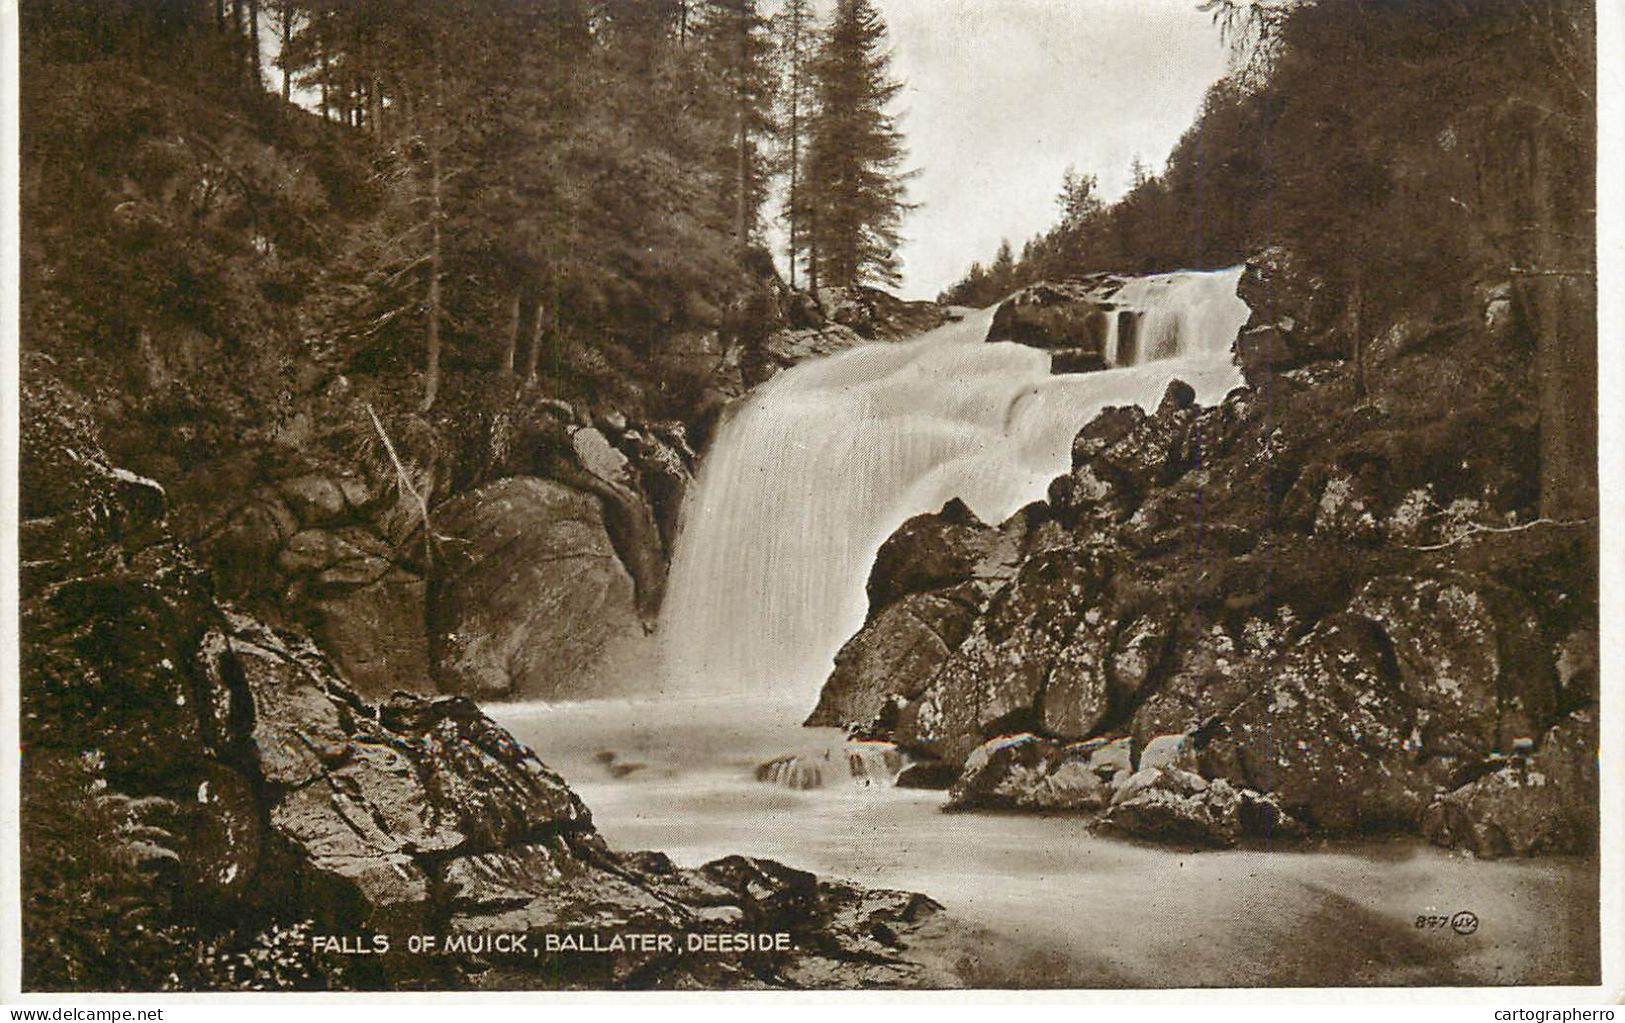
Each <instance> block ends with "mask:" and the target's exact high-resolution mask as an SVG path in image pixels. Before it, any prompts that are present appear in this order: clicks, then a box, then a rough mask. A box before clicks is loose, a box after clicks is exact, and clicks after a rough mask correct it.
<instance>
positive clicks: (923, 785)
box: [892, 760, 959, 789]
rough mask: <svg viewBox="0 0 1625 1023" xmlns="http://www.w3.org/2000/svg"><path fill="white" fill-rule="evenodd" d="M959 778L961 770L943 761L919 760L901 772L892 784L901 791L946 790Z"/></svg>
mask: <svg viewBox="0 0 1625 1023" xmlns="http://www.w3.org/2000/svg"><path fill="white" fill-rule="evenodd" d="M958 777H959V768H958V767H957V766H955V765H954V764H947V763H943V762H942V761H941V760H917V761H915V762H914V763H912V764H909V765H908V766H907V767H905V768H903V769H902V770H901V771H899V772H897V778H896V780H895V781H893V782H892V784H893V785H894V786H895V787H896V788H900V789H945V788H947V787H948V786H950V785H952V784H953V783H954V780H955V779H957V778H958Z"/></svg>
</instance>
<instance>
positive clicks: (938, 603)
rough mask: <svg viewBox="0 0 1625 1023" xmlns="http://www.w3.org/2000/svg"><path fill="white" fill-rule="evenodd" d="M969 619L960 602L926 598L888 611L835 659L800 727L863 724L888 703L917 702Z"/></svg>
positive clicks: (924, 595) (914, 598)
mask: <svg viewBox="0 0 1625 1023" xmlns="http://www.w3.org/2000/svg"><path fill="white" fill-rule="evenodd" d="M972 614H973V611H972V609H971V608H970V607H967V606H966V604H965V603H964V602H962V601H960V600H955V599H953V598H950V597H941V596H937V595H935V594H930V593H916V594H910V595H909V596H906V597H904V598H902V599H901V600H899V601H898V602H897V603H895V604H892V605H890V606H888V607H887V608H885V609H884V610H883V611H881V612H880V614H879V615H877V616H876V617H875V619H874V620H873V621H872V622H870V623H868V624H866V625H865V626H864V627H863V628H862V629H860V630H858V632H857V633H856V634H854V635H853V637H852V638H851V639H850V640H848V641H847V642H846V645H845V646H843V647H841V650H840V652H839V653H837V654H836V655H835V670H834V671H833V672H832V673H831V674H830V677H829V680H828V681H827V682H826V683H825V684H824V687H823V689H822V690H821V691H820V692H819V697H818V706H817V707H815V708H814V709H813V712H812V714H811V715H810V716H809V717H808V718H807V721H806V723H807V724H808V725H824V726H831V727H836V728H844V727H848V726H850V725H853V724H867V723H869V722H872V721H874V720H875V719H876V718H878V717H879V716H880V715H881V713H882V712H883V711H884V710H885V709H886V707H887V706H888V704H890V703H891V702H893V701H894V700H898V699H901V700H902V701H903V702H907V701H909V700H912V699H914V698H915V697H917V696H919V695H920V694H921V693H922V692H923V691H924V690H925V689H926V687H928V686H929V685H930V684H931V681H932V680H933V679H935V678H936V676H937V673H938V672H940V671H941V670H942V666H943V664H945V663H946V662H947V660H948V657H949V656H950V655H951V654H952V653H953V651H954V649H955V648H957V647H958V646H959V644H960V642H961V641H962V640H964V638H965V635H966V634H967V633H968V632H969V631H970V623H971V618H972Z"/></svg>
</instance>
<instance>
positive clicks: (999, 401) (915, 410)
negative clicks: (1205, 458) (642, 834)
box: [660, 267, 1248, 706]
mask: <svg viewBox="0 0 1625 1023" xmlns="http://www.w3.org/2000/svg"><path fill="white" fill-rule="evenodd" d="M1240 275H1241V268H1240V267H1236V268H1233V269H1230V270H1221V271H1213V272H1181V273H1171V274H1161V275H1157V276H1154V277H1145V278H1139V279H1136V280H1133V281H1130V282H1129V283H1128V284H1126V285H1124V287H1123V288H1122V289H1120V290H1119V292H1118V293H1117V295H1116V296H1115V299H1116V301H1117V302H1118V303H1119V304H1120V305H1122V306H1124V307H1126V308H1129V309H1131V310H1135V311H1137V312H1139V313H1140V314H1141V315H1140V319H1139V325H1138V330H1137V332H1136V333H1137V341H1136V344H1135V346H1134V347H1135V350H1136V352H1137V353H1138V357H1137V358H1135V360H1134V361H1135V363H1136V364H1133V365H1128V366H1124V367H1121V368H1114V369H1110V370H1105V371H1102V372H1098V373H1086V374H1070V375H1062V376H1051V375H1050V372H1049V363H1050V356H1049V355H1048V353H1045V352H1042V351H1039V350H1037V349H1033V348H1029V347H1026V346H1022V345H1016V344H1008V343H1001V344H987V343H985V342H984V340H983V339H984V338H985V337H986V336H987V329H988V325H989V322H990V321H991V318H992V315H993V313H992V310H984V311H982V312H979V313H975V314H973V315H971V316H969V317H967V318H966V319H965V320H964V321H962V322H960V323H954V324H949V325H947V326H945V327H942V328H941V329H939V330H936V331H933V332H931V333H929V334H926V335H923V336H922V337H920V338H917V339H915V340H913V341H909V342H905V343H901V344H886V343H879V344H873V345H867V346H864V347H860V348H855V349H852V350H850V351H847V352H842V353H840V354H837V355H833V356H830V357H827V358H824V359H818V360H815V361H813V362H808V363H804V364H802V365H800V366H797V367H795V368H793V369H791V370H788V371H786V372H784V373H782V374H780V375H779V376H777V377H775V378H774V379H773V380H771V381H769V382H768V383H767V384H765V385H763V386H762V387H761V388H760V389H759V390H758V391H757V392H756V393H755V394H754V395H753V396H752V397H751V398H750V399H749V400H748V401H747V402H746V404H745V406H744V407H743V408H742V409H740V410H739V411H738V413H737V414H736V415H734V416H733V417H732V418H731V419H730V420H729V421H728V422H727V423H725V424H724V426H723V427H722V429H721V431H720V432H719V434H718V436H717V438H716V441H715V443H714V444H713V445H712V449H711V451H710V453H709V454H708V455H707V456H706V459H705V462H704V464H703V465H702V466H701V469H700V474H699V478H698V480H697V481H696V483H695V486H694V487H693V488H692V490H691V492H690V496H689V499H688V502H687V504H686V505H685V507H684V513H683V524H682V530H681V534H680V536H679V539H678V542H677V548H676V551H675V552H674V557H673V562H672V570H671V582H670V586H669V588H668V590H667V594H666V600H665V607H666V611H665V613H664V615H663V617H662V620H661V623H660V635H661V643H662V647H663V656H664V661H665V665H664V671H663V673H662V674H663V675H664V677H665V680H666V683H665V690H666V691H667V692H687V693H705V692H711V693H717V692H732V693H747V692H748V693H759V694H779V695H786V696H796V697H801V698H803V699H805V700H807V701H808V705H809V706H811V702H812V700H813V699H814V698H815V697H816V695H817V693H818V690H819V687H820V686H821V685H822V684H823V681H824V679H825V678H826V677H827V676H828V674H829V671H830V667H831V664H832V662H833V659H834V655H835V653H836V651H837V650H839V649H840V646H841V644H842V643H843V642H844V641H845V640H846V639H847V638H848V637H849V636H851V634H852V633H853V632H854V631H856V630H857V628H858V626H860V625H861V624H862V623H863V619H864V615H865V612H866V610H867V608H866V603H865V598H864V583H865V581H866V579H867V576H868V571H869V566H870V565H871V564H872V563H873V561H874V556H875V553H876V552H877V551H878V550H879V549H880V545H881V543H882V542H884V541H885V539H886V537H887V536H889V535H890V534H891V533H892V531H893V530H895V529H896V528H897V527H898V526H899V525H901V524H902V523H903V521H904V520H905V519H907V518H909V517H910V516H913V515H917V514H920V513H922V512H931V511H936V510H937V509H939V508H941V507H942V505H943V504H944V503H946V502H947V501H948V500H949V499H950V498H953V497H958V498H961V499H962V500H964V501H965V503H966V504H968V505H969V506H970V507H971V509H972V510H973V511H975V512H976V514H977V515H978V516H980V517H981V518H982V520H983V521H985V522H988V523H998V522H1001V521H1003V520H1004V519H1005V518H1007V517H1008V516H1009V515H1010V514H1011V513H1013V512H1015V511H1016V510H1017V509H1019V508H1021V507H1022V506H1023V505H1025V504H1028V503H1030V502H1032V501H1036V500H1039V499H1041V498H1043V496H1044V493H1045V490H1046V488H1047V487H1048V485H1049V482H1050V480H1052V479H1053V478H1054V477H1056V476H1058V475H1060V474H1061V473H1063V472H1065V471H1066V470H1067V469H1068V468H1069V464H1070V456H1071V446H1072V438H1073V437H1074V436H1075V435H1076V434H1077V432H1078V430H1079V428H1080V427H1082V426H1083V425H1084V424H1085V423H1087V422H1088V421H1089V420H1090V419H1092V418H1093V417H1094V415H1095V414H1096V413H1097V412H1099V411H1100V410H1101V409H1103V408H1106V407H1107V406H1110V405H1127V404H1137V405H1141V406H1144V407H1151V406H1154V405H1155V403H1156V402H1157V401H1158V400H1159V399H1160V398H1161V396H1162V393H1163V390H1164V389H1165V388H1166V387H1167V385H1168V383H1169V381H1171V380H1174V379H1176V378H1177V379H1180V380H1184V381H1185V382H1186V383H1189V384H1190V385H1192V386H1193V387H1194V388H1195V389H1196V393H1197V399H1198V400H1199V401H1202V402H1214V401H1217V400H1219V399H1220V398H1222V397H1223V396H1224V395H1225V394H1226V393H1227V392H1228V391H1229V390H1230V389H1231V388H1233V387H1235V386H1237V385H1238V384H1240V383H1241V377H1240V374H1239V372H1238V371H1237V369H1236V367H1235V366H1234V365H1233V363H1232V359H1231V346H1232V343H1233V342H1234V340H1235V337H1236V332H1237V330H1239V329H1240V327H1241V325H1242V324H1243V323H1244V322H1245V321H1246V319H1247V315H1248V309H1247V306H1246V305H1245V304H1244V303H1243V302H1242V301H1241V300H1240V299H1239V298H1237V297H1236V284H1237V282H1238V281H1239V279H1240ZM1117 319H1118V318H1117V317H1115V316H1114V317H1113V318H1112V320H1111V326H1112V329H1111V331H1110V333H1109V334H1108V339H1107V353H1108V358H1109V359H1111V360H1112V361H1116V357H1117V337H1116V326H1117Z"/></svg>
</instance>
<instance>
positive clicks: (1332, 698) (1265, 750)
mask: <svg viewBox="0 0 1625 1023" xmlns="http://www.w3.org/2000/svg"><path fill="white" fill-rule="evenodd" d="M1209 735H1210V738H1209V741H1208V744H1207V746H1206V748H1205V749H1204V750H1203V751H1202V758H1201V759H1202V768H1203V773H1204V774H1206V775H1208V776H1209V777H1224V778H1226V779H1228V780H1229V781H1231V782H1233V783H1234V784H1237V785H1241V786H1245V787H1248V788H1254V789H1257V790H1258V791H1260V792H1265V793H1268V794H1270V795H1272V796H1274V797H1275V798H1276V799H1277V800H1278V801H1279V802H1280V804H1281V806H1282V808H1283V809H1285V810H1286V811H1287V812H1288V813H1290V814H1292V815H1293V816H1295V817H1299V818H1301V819H1303V820H1305V821H1306V822H1308V823H1311V824H1313V825H1314V826H1316V827H1318V828H1320V829H1321V830H1323V831H1326V832H1352V831H1374V830H1382V829H1396V830H1405V829H1410V828H1414V827H1415V825H1416V823H1417V821H1418V820H1419V819H1420V815H1421V812H1422V810H1423V808H1424V807H1425V806H1426V805H1427V802H1428V799H1429V798H1430V796H1431V793H1432V791H1433V786H1432V784H1431V783H1430V781H1429V779H1428V777H1427V775H1426V772H1424V771H1423V770H1422V769H1421V768H1420V766H1419V760H1420V757H1419V754H1420V752H1421V735H1420V732H1419V729H1418V727H1417V708H1416V703H1415V701H1414V700H1413V699H1412V698H1411V697H1410V696H1409V695H1408V694H1407V693H1406V692H1405V690H1404V687H1403V686H1402V684H1401V682H1400V679H1399V670H1398V666H1397V665H1396V664H1395V663H1394V656H1393V652H1392V648H1391V647H1390V646H1389V644H1388V643H1387V640H1386V637H1384V635H1383V633H1382V631H1381V629H1379V628H1378V627H1377V626H1376V625H1374V624H1373V623H1372V622H1370V621H1369V620H1367V619H1364V618H1358V617H1355V616H1352V615H1332V616H1330V617H1328V618H1326V619H1324V620H1322V621H1321V623H1320V624H1319V625H1317V626H1316V627H1315V628H1314V630H1313V631H1312V632H1310V633H1309V634H1308V635H1307V636H1305V637H1304V639H1303V640H1302V641H1300V642H1299V643H1298V644H1297V645H1295V646H1293V647H1292V648H1291V649H1290V650H1289V651H1288V652H1287V653H1286V655H1285V656H1284V657H1283V658H1282V660H1281V661H1280V663H1279V664H1278V665H1276V666H1275V667H1274V669H1273V670H1272V671H1271V672H1270V673H1269V675H1268V676H1267V677H1266V681H1264V683H1263V684H1262V685H1261V686H1259V687H1258V688H1257V689H1256V690H1254V691H1253V692H1251V693H1250V694H1249V695H1248V696H1246V697H1245V698H1244V699H1243V700H1242V701H1241V702H1240V703H1239V704H1238V705H1237V706H1236V707H1235V708H1234V709H1232V710H1230V711H1229V713H1228V714H1227V715H1226V716H1225V717H1224V718H1223V719H1222V721H1220V722H1219V723H1217V724H1216V725H1214V726H1212V727H1211V729H1210V732H1209Z"/></svg>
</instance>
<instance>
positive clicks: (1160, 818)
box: [1100, 764, 1302, 848]
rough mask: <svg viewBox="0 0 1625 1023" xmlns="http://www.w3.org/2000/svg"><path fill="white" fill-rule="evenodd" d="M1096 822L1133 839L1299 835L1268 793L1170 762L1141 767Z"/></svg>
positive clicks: (1221, 840)
mask: <svg viewBox="0 0 1625 1023" xmlns="http://www.w3.org/2000/svg"><path fill="white" fill-rule="evenodd" d="M1100 824H1101V826H1102V827H1104V828H1106V829H1107V830H1110V831H1115V832H1118V833H1120V834H1124V835H1129V836H1132V837H1134V838H1141V839H1146V840H1149V841H1155V842H1168V843H1173V844H1179V845H1194V846H1209V847H1220V848H1222V847H1225V846H1232V845H1235V844H1236V843H1237V842H1238V841H1239V840H1240V839H1242V838H1243V837H1255V838H1264V839H1286V838H1297V837H1301V835H1302V827H1301V826H1300V825H1299V824H1298V823H1297V822H1296V821H1294V820H1293V819H1292V818H1291V817H1290V816H1289V815H1287V814H1286V813H1285V811H1283V810H1282V809H1281V807H1280V805H1279V804H1278V803H1277V802H1276V801H1275V800H1273V799H1271V798H1270V797H1269V796H1264V795H1260V794H1259V793H1257V792H1254V791H1252V790H1250V789H1244V788H1237V787H1235V786H1233V785H1231V784H1230V783H1229V782H1227V781H1225V780H1224V779H1222V778H1220V779H1214V780H1212V781H1209V780H1207V779H1205V778H1203V777H1202V776H1201V775H1199V774H1196V773H1194V772H1192V771H1188V770H1184V769H1182V768H1179V767H1176V766H1173V765H1172V764H1167V765H1164V766H1160V767H1150V768H1142V769H1141V770H1140V771H1138V772H1137V773H1135V774H1134V776H1133V777H1131V778H1128V779H1127V780H1126V781H1125V782H1124V783H1123V784H1122V785H1120V786H1119V787H1118V788H1117V791H1116V793H1115V794H1114V795H1113V796H1112V800H1111V806H1110V808H1109V809H1108V810H1107V811H1106V813H1105V815H1104V816H1102V817H1101V819H1100Z"/></svg>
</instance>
